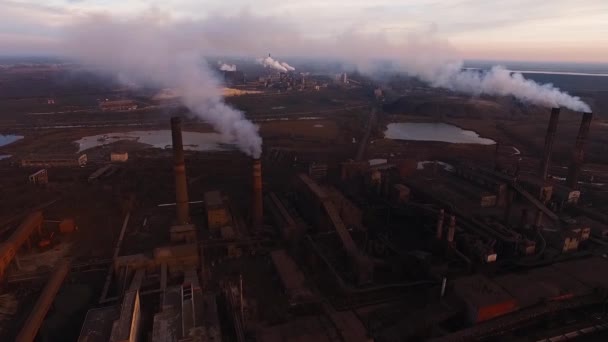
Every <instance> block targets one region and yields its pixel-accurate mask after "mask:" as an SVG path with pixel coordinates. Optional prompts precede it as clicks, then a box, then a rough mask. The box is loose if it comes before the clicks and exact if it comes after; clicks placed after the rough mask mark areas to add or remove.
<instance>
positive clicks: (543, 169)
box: [539, 108, 559, 180]
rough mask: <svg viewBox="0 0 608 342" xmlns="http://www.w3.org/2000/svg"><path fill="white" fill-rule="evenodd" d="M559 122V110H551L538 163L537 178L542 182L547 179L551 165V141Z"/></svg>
mask: <svg viewBox="0 0 608 342" xmlns="http://www.w3.org/2000/svg"><path fill="white" fill-rule="evenodd" d="M558 121H559V108H553V109H551V118H550V119H549V126H547V135H546V136H545V149H544V150H543V157H542V159H541V163H540V170H539V176H540V178H541V179H542V180H546V179H547V172H548V171H549V164H550V163H551V151H552V150H553V141H554V140H555V132H557V123H558Z"/></svg>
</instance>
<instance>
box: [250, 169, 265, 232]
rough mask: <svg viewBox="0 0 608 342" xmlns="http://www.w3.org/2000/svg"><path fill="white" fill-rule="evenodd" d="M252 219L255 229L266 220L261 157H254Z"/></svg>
mask: <svg viewBox="0 0 608 342" xmlns="http://www.w3.org/2000/svg"><path fill="white" fill-rule="evenodd" d="M251 221H252V222H251V223H252V225H253V228H254V229H259V228H260V227H261V226H262V223H263V221H264V207H263V202H262V162H261V160H260V159H253V193H252V198H251Z"/></svg>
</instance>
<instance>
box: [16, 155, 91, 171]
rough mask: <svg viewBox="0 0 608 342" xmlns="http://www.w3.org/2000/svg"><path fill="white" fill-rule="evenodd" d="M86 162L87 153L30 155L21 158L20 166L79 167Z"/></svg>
mask: <svg viewBox="0 0 608 342" xmlns="http://www.w3.org/2000/svg"><path fill="white" fill-rule="evenodd" d="M86 164H87V155H86V154H85V153H80V154H64V155H43V156H38V155H30V156H28V157H25V158H23V159H21V166H22V167H45V168H46V167H80V166H84V165H86Z"/></svg>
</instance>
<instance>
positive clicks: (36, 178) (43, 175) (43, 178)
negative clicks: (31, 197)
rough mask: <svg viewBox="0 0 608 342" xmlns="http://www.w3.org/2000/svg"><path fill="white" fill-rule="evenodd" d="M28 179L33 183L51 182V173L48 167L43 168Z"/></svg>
mask: <svg viewBox="0 0 608 342" xmlns="http://www.w3.org/2000/svg"><path fill="white" fill-rule="evenodd" d="M28 179H29V182H30V183H32V184H37V185H44V184H48V183H49V174H48V172H47V170H46V169H42V170H38V171H36V172H34V173H32V174H31V175H30V176H29V177H28Z"/></svg>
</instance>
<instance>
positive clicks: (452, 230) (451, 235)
mask: <svg viewBox="0 0 608 342" xmlns="http://www.w3.org/2000/svg"><path fill="white" fill-rule="evenodd" d="M455 233H456V216H454V215H450V225H449V226H448V235H447V237H446V238H447V240H448V243H450V244H452V243H453V242H454V234H455Z"/></svg>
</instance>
